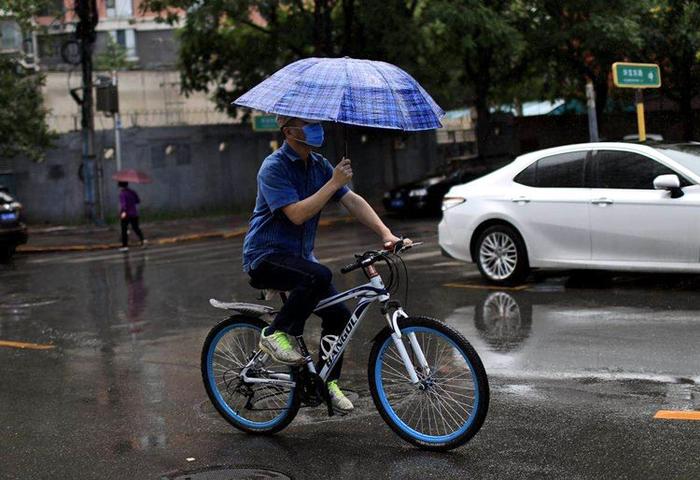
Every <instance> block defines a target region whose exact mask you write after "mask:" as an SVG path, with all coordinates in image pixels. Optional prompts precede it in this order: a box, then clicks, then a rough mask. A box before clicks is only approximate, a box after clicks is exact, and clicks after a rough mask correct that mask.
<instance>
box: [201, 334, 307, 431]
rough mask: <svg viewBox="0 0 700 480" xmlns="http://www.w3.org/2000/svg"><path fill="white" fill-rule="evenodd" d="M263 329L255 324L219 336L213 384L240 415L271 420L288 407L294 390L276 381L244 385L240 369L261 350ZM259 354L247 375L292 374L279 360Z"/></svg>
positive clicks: (214, 353) (215, 348)
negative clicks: (258, 347) (261, 330)
mask: <svg viewBox="0 0 700 480" xmlns="http://www.w3.org/2000/svg"><path fill="white" fill-rule="evenodd" d="M259 335H260V332H259V330H258V329H256V328H253V327H242V328H234V329H231V330H229V331H227V332H226V333H225V334H224V335H222V336H221V338H219V340H218V343H217V344H216V345H215V347H214V352H213V357H212V363H211V365H210V368H211V370H212V372H213V374H214V376H215V382H213V385H212V387H213V388H215V389H217V390H218V391H219V393H220V394H221V396H222V398H223V400H224V402H225V403H226V405H227V406H228V408H230V409H231V410H232V411H233V412H234V413H235V414H236V415H238V416H239V417H241V418H242V419H245V420H247V421H252V422H262V423H264V422H268V421H270V420H274V419H275V418H277V417H278V416H279V415H280V414H281V413H282V412H283V411H284V410H285V409H286V408H287V405H288V402H289V398H290V395H293V389H292V388H289V387H283V386H279V385H276V384H266V383H255V384H248V386H247V387H246V386H244V385H243V384H242V383H241V382H240V371H241V370H242V369H243V367H245V366H246V365H248V364H249V362H250V359H251V358H253V356H254V354H255V353H256V351H257V345H258V338H259ZM260 358H261V357H259V359H258V360H256V362H255V363H253V364H251V368H250V369H249V370H248V373H247V375H249V376H257V377H258V378H265V377H266V376H268V375H270V374H273V373H285V374H289V368H288V367H286V366H283V365H280V364H277V363H275V362H274V361H273V360H272V359H271V358H270V357H267V358H265V360H264V361H261V359H260Z"/></svg>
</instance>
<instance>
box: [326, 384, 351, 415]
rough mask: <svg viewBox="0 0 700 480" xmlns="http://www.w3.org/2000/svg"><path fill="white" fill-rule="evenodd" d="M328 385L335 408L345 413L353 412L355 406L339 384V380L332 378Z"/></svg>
mask: <svg viewBox="0 0 700 480" xmlns="http://www.w3.org/2000/svg"><path fill="white" fill-rule="evenodd" d="M327 385H328V393H329V394H330V396H331V403H332V404H333V408H335V409H337V410H340V411H341V412H345V413H348V412H352V411H353V409H354V408H355V406H354V405H353V404H352V402H351V401H350V399H349V398H348V397H346V396H345V394H344V393H343V391H342V390H341V389H340V387H339V386H338V380H331V381H330V382H328V384H327Z"/></svg>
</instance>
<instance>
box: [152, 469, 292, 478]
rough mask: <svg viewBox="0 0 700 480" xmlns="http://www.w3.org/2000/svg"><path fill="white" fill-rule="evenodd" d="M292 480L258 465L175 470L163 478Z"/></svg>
mask: <svg viewBox="0 0 700 480" xmlns="http://www.w3.org/2000/svg"><path fill="white" fill-rule="evenodd" d="M267 479H275V480H291V477H289V476H287V475H285V474H284V473H281V472H277V471H275V470H269V469H266V468H258V467H212V468H206V469H200V470H191V471H187V472H175V473H170V474H167V475H165V476H163V477H161V480H267Z"/></svg>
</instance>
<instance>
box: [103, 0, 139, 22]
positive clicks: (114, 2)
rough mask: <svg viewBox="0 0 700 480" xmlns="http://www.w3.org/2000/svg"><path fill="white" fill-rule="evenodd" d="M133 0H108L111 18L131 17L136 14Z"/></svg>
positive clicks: (106, 3)
mask: <svg viewBox="0 0 700 480" xmlns="http://www.w3.org/2000/svg"><path fill="white" fill-rule="evenodd" d="M132 2H133V0H106V2H105V6H106V7H107V16H108V17H110V18H115V17H116V18H129V17H132V16H133V15H134V6H133V3H132Z"/></svg>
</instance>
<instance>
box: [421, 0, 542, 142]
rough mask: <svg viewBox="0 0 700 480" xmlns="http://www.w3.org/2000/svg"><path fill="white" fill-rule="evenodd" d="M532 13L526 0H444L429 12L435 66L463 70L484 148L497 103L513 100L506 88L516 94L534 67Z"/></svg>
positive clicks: (460, 76) (461, 76)
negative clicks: (531, 56)
mask: <svg viewBox="0 0 700 480" xmlns="http://www.w3.org/2000/svg"><path fill="white" fill-rule="evenodd" d="M528 13H529V12H528V8H527V4H526V2H523V1H506V0H439V1H434V2H430V4H429V6H428V7H427V8H426V10H425V11H424V18H425V21H426V24H427V25H428V26H427V27H426V28H427V32H426V35H425V36H424V38H425V39H426V41H427V42H428V43H429V45H430V46H429V47H428V48H429V50H431V55H430V56H431V57H432V58H433V59H434V65H435V68H436V69H439V70H440V71H441V72H442V73H443V75H444V76H447V77H449V76H450V73H449V72H452V73H453V74H454V73H457V78H458V79H459V82H460V83H461V90H462V91H463V92H464V94H465V95H468V96H470V97H471V99H472V101H473V104H474V107H475V109H476V113H477V122H476V137H477V145H479V148H480V149H482V148H484V147H485V146H486V145H488V144H489V141H490V139H491V126H490V118H491V108H492V107H493V106H494V105H495V102H497V101H501V100H507V101H508V102H510V101H511V100H512V97H510V98H504V95H503V93H504V92H506V91H508V90H509V89H510V93H511V95H512V93H513V86H514V85H517V84H518V83H519V82H521V80H522V79H523V77H524V75H525V73H526V72H527V71H528V68H529V66H530V64H529V62H528V58H529V55H528V53H529V51H528V43H527V42H528V41H527V35H528V31H529V26H528V21H527V16H528ZM451 88H453V89H454V88H455V86H454V85H452V86H451ZM457 98H458V99H459V100H460V101H462V98H459V96H458V97H457Z"/></svg>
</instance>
